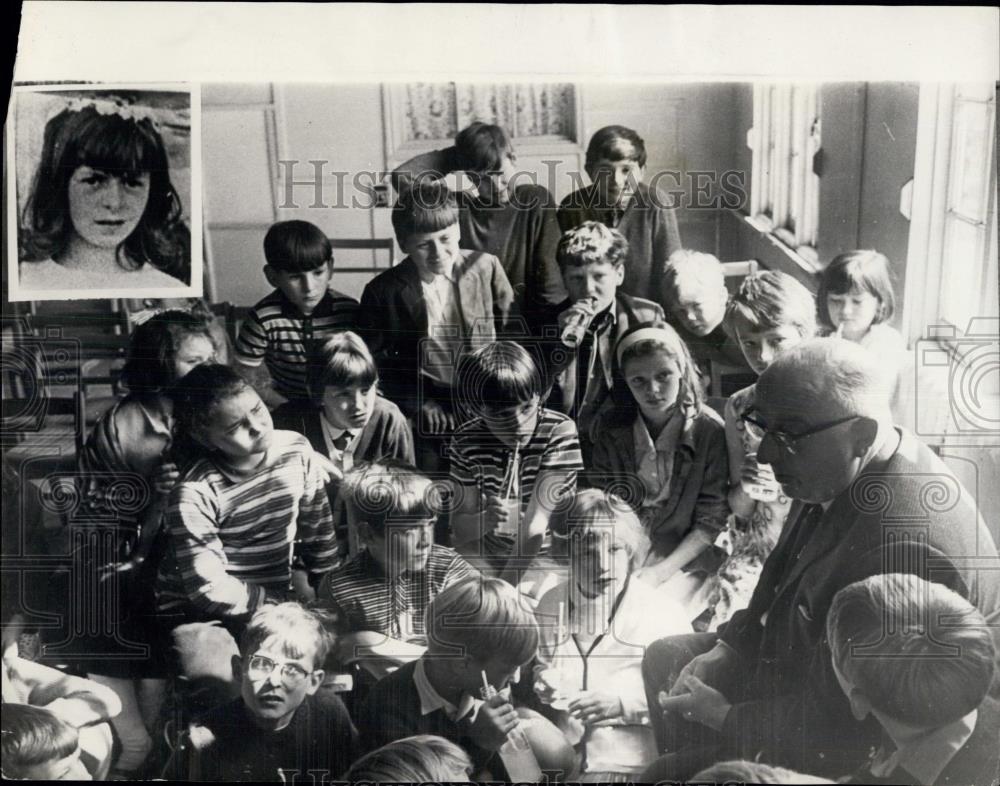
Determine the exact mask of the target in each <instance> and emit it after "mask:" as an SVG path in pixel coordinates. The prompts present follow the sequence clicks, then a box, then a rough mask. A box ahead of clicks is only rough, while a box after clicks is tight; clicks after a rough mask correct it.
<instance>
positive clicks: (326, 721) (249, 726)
mask: <svg viewBox="0 0 1000 786" xmlns="http://www.w3.org/2000/svg"><path fill="white" fill-rule="evenodd" d="M330 645H331V641H330V638H329V634H327V632H326V630H325V629H324V627H323V623H322V622H321V621H320V619H319V618H318V617H317V616H316V614H314V613H313V612H310V611H307V610H306V609H304V608H302V606H300V605H299V604H297V603H281V604H278V605H276V606H266V607H264V608H262V609H260V610H259V611H257V613H255V614H254V615H253V617H252V618H251V620H250V623H249V624H248V625H247V627H246V630H245V631H244V632H243V635H242V637H241V639H240V654H239V655H238V656H234V657H233V663H232V668H233V677H234V678H235V679H236V681H237V682H238V683H239V685H240V698H238V699H235V700H233V701H231V702H230V703H228V704H224V705H223V706H221V707H218V708H216V709H215V710H212V711H211V712H209V713H208V714H207V715H205V716H204V717H202V718H200V719H199V720H198V721H197V722H196V723H194V724H193V725H192V727H191V729H190V733H189V737H190V741H191V746H190V747H191V754H190V759H189V761H188V763H187V764H188V768H187V776H188V779H189V780H192V781H199V780H201V781H267V782H275V781H280V782H286V783H287V782H288V780H286V776H291V775H292V773H293V772H298V773H299V774H300V776H301V775H304V774H306V773H315V774H317V775H323V776H325V778H326V779H332V778H334V777H336V776H337V775H338V774H339V773H341V772H343V771H344V770H345V769H346V768H347V766H348V765H349V764H350V763H351V762H352V761H353V760H354V757H355V754H356V749H357V732H356V731H355V729H354V726H353V725H352V724H351V718H350V716H349V715H348V714H347V708H346V707H344V705H343V703H342V702H341V700H340V699H339V698H338V697H337V696H336V695H334V694H331V693H329V692H327V691H320V686H321V685H322V684H323V678H324V676H325V675H324V672H323V663H324V661H325V660H326V656H327V653H328V652H329V650H330Z"/></svg>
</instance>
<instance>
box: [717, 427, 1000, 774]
mask: <svg viewBox="0 0 1000 786" xmlns="http://www.w3.org/2000/svg"><path fill="white" fill-rule="evenodd" d="M899 431H900V432H901V435H902V439H901V442H900V445H899V448H898V449H897V451H896V452H895V454H894V455H893V456H892V457H890V458H889V460H888V461H883V462H879V463H878V464H876V463H875V462H873V463H872V464H870V465H869V466H868V467H867V468H866V469H865V470H864V471H863V472H862V474H861V475H860V476H859V477H858V478H857V479H856V480H855V481H854V483H853V484H852V485H851V486H850V487H849V488H848V489H847V490H846V491H844V492H843V493H841V495H840V496H839V497H837V498H836V499H835V500H834V501H833V503H832V504H831V505H830V507H829V508H828V509H827V510H826V512H825V513H824V514H823V517H822V520H821V521H820V522H819V524H818V525H816V526H815V527H814V528H813V531H812V533H809V534H808V536H807V537H806V538H805V540H804V541H803V540H802V539H801V538H799V537H798V532H797V530H798V524H799V521H800V519H801V518H803V517H801V516H800V515H799V513H800V512H801V510H802V506H801V504H800V503H796V505H795V506H794V507H793V509H792V512H791V514H790V516H789V519H788V521H787V523H786V524H785V528H784V530H783V531H782V535H781V537H780V538H779V540H778V543H777V545H776V546H775V549H774V551H773V552H772V553H771V555H770V557H769V558H768V559H767V562H765V564H764V569H763V571H762V573H761V576H760V579H759V581H758V583H757V587H756V589H755V591H754V594H753V597H752V599H751V602H750V606H749V608H747V609H745V610H743V611H739V612H737V613H736V614H735V615H734V616H733V618H732V620H731V621H730V622H729V624H728V625H727V626H726V628H725V630H724V631H723V632H722V635H721V637H720V638H721V639H722V641H724V642H726V643H727V644H729V645H730V646H731V647H733V649H734V650H735V651H736V652H737V653H738V654H739V655H740V658H741V661H742V671H743V675H742V676H743V679H741V680H740V682H741V683H742V684H743V686H744V690H743V691H742V694H743V695H742V696H741V697H739V698H736V697H730V699H733V700H735V701H736V702H737V703H735V704H734V706H733V709H732V711H731V712H730V713H729V716H728V718H727V719H726V723H725V726H724V727H723V730H722V731H723V735H724V736H725V737H726V738H727V743H728V744H733V743H735V745H736V750H734V751H728V750H727V753H733V754H735V755H736V756H739V757H742V758H751V759H752V758H754V755H753V754H755V753H756V752H758V751H761V750H763V751H765V753H764V755H763V756H762V758H761V761H767V762H770V763H773V764H780V765H784V766H788V767H792V768H794V769H797V770H799V771H801V772H810V773H813V774H817V775H824V774H826V775H834V776H837V775H843V774H844V773H845V772H849V771H850V770H851V769H852V768H851V766H849V765H848V766H847V767H844V763H845V762H846V761H853V762H856V761H857V760H858V759H857V753H858V750H864V751H867V749H868V747H869V746H870V745H877V738H876V739H875V740H874V741H873V738H872V736H871V735H872V732H874V731H875V730H876V728H877V727H874V726H872V725H870V724H869V725H867V726H862V725H860V724H858V723H857V722H856V721H854V720H853V718H852V716H851V714H850V709H849V706H848V703H847V700H846V698H845V697H844V695H843V693H842V691H841V690H840V687H839V686H838V684H837V681H836V677H835V675H834V674H833V669H832V666H831V663H830V651H829V647H828V645H827V644H826V642H825V623H826V615H827V611H828V610H829V608H830V603H831V601H832V600H833V596H834V595H835V594H836V593H837V591H838V590H840V589H841V588H843V587H845V586H847V585H848V584H851V583H853V582H855V581H860V580H861V579H864V578H867V577H869V576H872V575H877V574H880V573H916V574H917V575H919V576H921V577H922V578H925V579H927V580H929V581H935V582H939V583H942V584H946V585H948V586H950V587H952V588H953V589H955V590H956V591H958V592H959V593H960V594H962V595H963V596H965V597H966V598H968V599H969V600H970V601H971V602H972V603H973V604H974V605H975V606H976V607H978V608H979V610H980V611H982V613H983V615H984V616H985V617H986V620H987V622H988V623H989V624H990V625H991V626H993V627H992V631H993V635H994V639H996V640H998V647H1000V571H998V570H997V565H998V562H997V560H998V557H997V550H996V546H995V544H994V542H993V538H992V537H991V536H990V533H989V530H988V529H987V528H986V525H985V524H984V523H983V520H982V518H981V517H980V516H979V515H978V513H977V510H976V502H975V500H974V499H973V498H972V497H971V495H970V494H969V492H968V491H966V490H965V489H964V488H963V487H962V485H961V484H960V483H959V482H958V480H957V479H956V478H955V476H954V475H953V474H952V473H951V471H950V470H949V469H948V468H947V466H946V465H945V464H944V462H942V461H941V459H940V458H938V457H937V456H936V455H934V453H932V452H931V450H930V449H929V448H928V447H927V446H926V445H924V444H923V443H922V442H920V441H919V440H917V439H916V437H914V436H913V435H912V434H910V433H909V432H906V431H904V430H902V429H899ZM803 536H805V533H803ZM800 547H801V551H800V552H799V548H800ZM796 552H799V553H798V554H796ZM974 563H978V564H979V565H981V566H982V565H985V566H987V568H986V569H984V570H979V571H977V570H976V569H975V564H974ZM765 613H766V615H767V616H766V623H764V624H762V623H761V617H762V615H764V614H765ZM998 684H1000V680H997V681H995V683H994V689H996V688H997V686H998Z"/></svg>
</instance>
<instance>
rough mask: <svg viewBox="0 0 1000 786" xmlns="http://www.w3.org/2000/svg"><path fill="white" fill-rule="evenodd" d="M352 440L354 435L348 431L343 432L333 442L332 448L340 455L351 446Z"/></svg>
mask: <svg viewBox="0 0 1000 786" xmlns="http://www.w3.org/2000/svg"><path fill="white" fill-rule="evenodd" d="M353 438H354V435H353V434H352V433H351V432H350V431H345V432H344V433H343V434H341V435H340V436H339V437H337V438H336V439H335V440H333V446H334V447H335V448H336V449H337V450H339V451H340V452H341V453H343V452H344V449H345V448H346V447H347V446H348V445H350V444H351V440H352V439H353Z"/></svg>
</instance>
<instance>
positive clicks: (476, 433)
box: [450, 409, 583, 512]
mask: <svg viewBox="0 0 1000 786" xmlns="http://www.w3.org/2000/svg"><path fill="white" fill-rule="evenodd" d="M450 456H451V478H452V480H453V481H454V482H456V483H457V484H458V485H460V486H473V487H477V486H478V487H479V489H480V491H481V492H482V493H484V494H486V495H488V496H503V494H504V491H505V489H504V484H505V481H506V480H507V479H508V478H507V476H508V472H509V471H510V469H511V463H512V461H513V451H512V450H511V449H510V448H509V447H507V446H506V445H504V444H503V443H502V442H501V441H500V440H499V439H497V438H496V437H495V436H494V435H493V433H492V432H491V431H490V430H489V428H488V427H487V425H486V421H485V420H483V419H482V418H473V419H472V420H469V421H467V422H466V423H463V424H462V425H461V426H460V427H459V428H458V429H457V430H456V431H455V436H454V438H453V439H452V441H451V451H450ZM582 470H583V460H582V458H581V455H580V439H579V437H578V436H577V431H576V424H575V423H574V422H573V421H572V420H570V419H569V418H568V417H566V415H563V414H562V413H561V412H555V411H553V410H551V409H541V410H540V411H539V416H538V423H537V425H536V426H535V431H534V433H533V434H532V435H531V438H530V439H529V440H528V443H527V444H526V445H525V446H524V447H522V448H520V450H519V451H518V464H517V467H516V471H517V488H518V489H519V491H520V496H521V510H522V512H523V511H525V510H527V508H528V505H529V504H530V503H531V498H532V497H533V496H534V493H535V481H537V480H538V476H539V475H541V474H542V473H543V472H565V473H567V478H566V483H565V484H563V485H562V486H561V487H560V488H558V489H549V490H547V492H546V495H547V496H549V497H550V499H549V500H547V501H548V502H550V503H551V502H554V501H556V500H559V499H572V497H573V495H574V494H575V492H576V477H577V474H578V473H579V472H581V471H582Z"/></svg>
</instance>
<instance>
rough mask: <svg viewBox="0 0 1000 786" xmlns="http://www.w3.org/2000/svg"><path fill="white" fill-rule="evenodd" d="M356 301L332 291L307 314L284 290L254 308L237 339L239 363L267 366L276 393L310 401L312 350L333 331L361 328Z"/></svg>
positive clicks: (275, 291)
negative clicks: (308, 381) (308, 380)
mask: <svg viewBox="0 0 1000 786" xmlns="http://www.w3.org/2000/svg"><path fill="white" fill-rule="evenodd" d="M358 310H359V306H358V301H356V300H355V299H354V298H350V297H347V295H342V294H340V293H339V292H334V291H329V292H327V293H326V295H324V297H323V299H322V300H321V301H320V302H319V303H318V304H317V306H316V308H315V309H313V312H312V314H310V315H309V316H304V315H303V314H302V313H301V312H300V311H299V310H298V308H296V307H295V305H294V304H293V303H292V302H291V301H290V300H289V299H288V298H286V297H285V296H284V295H283V294H282V293H281V291H280V290H277V289H276V290H274V292H272V293H271V294H270V295H268V296H267V297H265V298H264V299H263V300H261V301H260V302H259V303H258V304H257V305H255V306H254V307H253V308H252V309H251V310H250V315H249V316H248V317H247V319H246V321H245V322H244V323H243V324H242V326H241V327H240V335H239V337H238V338H237V339H236V359H237V360H238V361H239V362H240V363H242V364H243V365H245V366H251V367H254V368H256V367H257V366H259V365H260V364H261V362H263V363H264V364H265V365H266V366H267V370H268V372H269V373H270V375H271V379H272V381H273V383H274V389H275V390H276V391H278V393H280V394H281V395H283V396H285V397H286V398H290V399H303V398H308V395H309V392H308V389H307V387H306V367H307V363H308V360H309V357H310V355H311V354H312V352H313V350H314V348H315V347H316V346H318V345H319V344H321V343H322V342H323V341H324V340H325V339H327V338H328V337H329V336H331V335H332V334H334V333H339V332H340V331H343V330H357V325H358Z"/></svg>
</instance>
